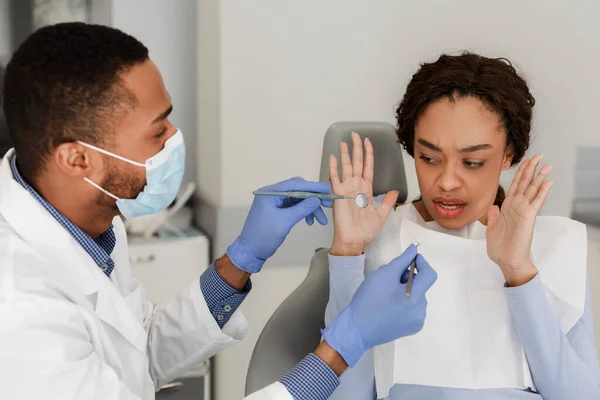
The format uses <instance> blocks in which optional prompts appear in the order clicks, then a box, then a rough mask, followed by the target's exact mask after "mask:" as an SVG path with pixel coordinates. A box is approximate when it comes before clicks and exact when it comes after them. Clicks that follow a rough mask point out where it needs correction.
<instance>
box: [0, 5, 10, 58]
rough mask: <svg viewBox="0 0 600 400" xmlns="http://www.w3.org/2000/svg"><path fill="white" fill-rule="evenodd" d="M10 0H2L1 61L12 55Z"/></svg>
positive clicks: (0, 24) (0, 21) (0, 27)
mask: <svg viewBox="0 0 600 400" xmlns="http://www.w3.org/2000/svg"><path fill="white" fill-rule="evenodd" d="M9 3H10V0H0V60H5V57H6V56H8V55H10V54H11V53H12V42H11V41H12V34H11V27H10V22H11V21H10V4H9Z"/></svg>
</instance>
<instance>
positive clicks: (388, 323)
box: [322, 246, 437, 367]
mask: <svg viewBox="0 0 600 400" xmlns="http://www.w3.org/2000/svg"><path fill="white" fill-rule="evenodd" d="M416 258H417V249H416V247H415V246H410V247H409V248H408V249H406V250H405V251H404V252H403V253H402V254H401V255H400V256H399V257H395V258H394V259H393V260H392V261H390V262H389V263H388V264H387V265H384V266H382V267H381V268H380V269H379V270H377V271H375V272H373V273H372V274H371V275H369V277H368V278H367V279H365V280H364V281H363V283H362V284H361V285H360V287H359V288H358V289H357V291H356V293H354V296H353V297H352V300H351V301H350V304H349V305H348V306H347V307H346V308H345V309H344V310H343V311H342V312H341V313H340V314H339V315H338V317H337V318H336V319H335V320H334V321H333V322H332V323H331V324H329V325H328V326H327V327H326V328H325V329H324V330H323V331H322V334H323V339H324V340H325V341H326V342H327V343H328V344H329V346H331V347H332V348H333V349H334V350H336V351H337V352H338V353H339V354H340V355H341V356H342V357H343V358H344V361H346V363H347V364H348V366H349V367H353V366H354V365H355V364H356V363H357V362H358V360H359V359H360V357H361V356H362V355H363V354H364V352H365V351H366V350H367V349H369V348H371V347H374V346H378V345H381V344H383V343H389V342H390V341H393V340H394V339H395V338H398V337H404V336H410V335H414V334H415V333H417V332H418V331H419V330H420V329H421V327H422V326H423V323H424V316H425V314H424V313H425V308H426V307H427V302H425V301H414V302H412V301H397V299H398V297H397V296H398V295H401V294H400V293H401V291H402V289H401V286H400V284H399V282H398V281H397V280H396V279H393V278H394V277H395V276H398V274H399V273H400V272H401V271H406V268H407V267H408V266H409V265H410V264H411V263H412V262H414V260H415V259H416ZM419 270H420V273H419V277H418V278H417V279H418V280H417V281H416V284H415V296H417V293H419V294H418V297H420V298H421V299H422V300H424V299H425V292H426V291H427V290H428V289H429V288H430V287H431V285H433V284H434V282H435V281H436V279H437V274H436V272H435V271H434V270H433V269H432V268H431V266H430V265H429V264H428V263H427V261H425V259H424V258H420V259H419ZM416 285H419V286H418V289H417V286H416ZM398 292H400V293H398ZM418 300H420V299H418ZM420 313H423V314H420ZM382 315H401V316H402V318H390V319H388V320H386V318H382Z"/></svg>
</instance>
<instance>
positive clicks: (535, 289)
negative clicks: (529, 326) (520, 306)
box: [504, 272, 544, 301]
mask: <svg viewBox="0 0 600 400" xmlns="http://www.w3.org/2000/svg"><path fill="white" fill-rule="evenodd" d="M504 292H505V293H506V295H507V296H508V298H509V301H510V299H515V300H517V299H522V298H524V297H528V296H530V295H531V294H532V293H533V294H534V295H536V293H542V294H543V293H544V285H543V284H542V280H541V278H540V274H539V272H538V274H537V275H536V276H535V277H534V278H533V279H532V280H530V281H529V282H527V283H526V284H524V285H521V286H512V287H509V286H508V285H507V284H506V283H505V284H504Z"/></svg>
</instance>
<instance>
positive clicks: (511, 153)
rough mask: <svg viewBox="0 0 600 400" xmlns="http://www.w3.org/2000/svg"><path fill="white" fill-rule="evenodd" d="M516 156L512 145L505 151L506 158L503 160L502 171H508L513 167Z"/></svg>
mask: <svg viewBox="0 0 600 400" xmlns="http://www.w3.org/2000/svg"><path fill="white" fill-rule="evenodd" d="M514 156H515V152H514V150H513V147H512V144H511V145H510V146H508V147H507V148H506V150H504V156H503V159H502V171H504V170H507V169H509V168H510V166H511V165H512V160H513V158H514Z"/></svg>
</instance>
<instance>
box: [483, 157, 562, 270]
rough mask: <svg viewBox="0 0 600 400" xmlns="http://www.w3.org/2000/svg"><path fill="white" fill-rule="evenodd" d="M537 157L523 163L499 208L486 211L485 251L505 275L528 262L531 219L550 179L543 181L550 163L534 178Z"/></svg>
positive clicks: (545, 194)
mask: <svg viewBox="0 0 600 400" xmlns="http://www.w3.org/2000/svg"><path fill="white" fill-rule="evenodd" d="M540 159H541V156H534V157H533V158H531V159H529V160H527V161H525V162H523V164H522V165H521V166H520V167H519V170H518V171H517V174H516V175H515V178H514V179H513V181H512V184H511V185H510V188H509V190H508V192H507V195H506V199H505V200H504V202H503V203H502V208H500V209H499V208H498V207H497V206H492V207H491V208H490V211H489V212H488V228H487V238H486V239H487V253H488V256H489V258H490V259H491V260H492V261H494V262H495V263H496V264H498V265H499V266H500V268H501V269H502V272H503V273H504V275H505V277H507V276H509V275H514V274H517V273H518V272H519V271H518V269H519V268H521V267H522V266H524V265H527V264H528V263H530V261H531V260H530V250H531V244H532V240H533V230H534V227H535V221H536V218H537V215H538V213H539V212H540V209H541V208H542V206H543V204H544V201H545V200H546V196H547V195H548V191H549V189H550V186H551V184H552V181H546V180H545V179H546V176H547V175H548V172H549V171H550V166H549V165H546V166H544V167H542V168H541V169H540V171H539V173H538V174H537V176H535V177H534V175H535V172H536V168H537V165H538V164H539V162H540Z"/></svg>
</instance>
